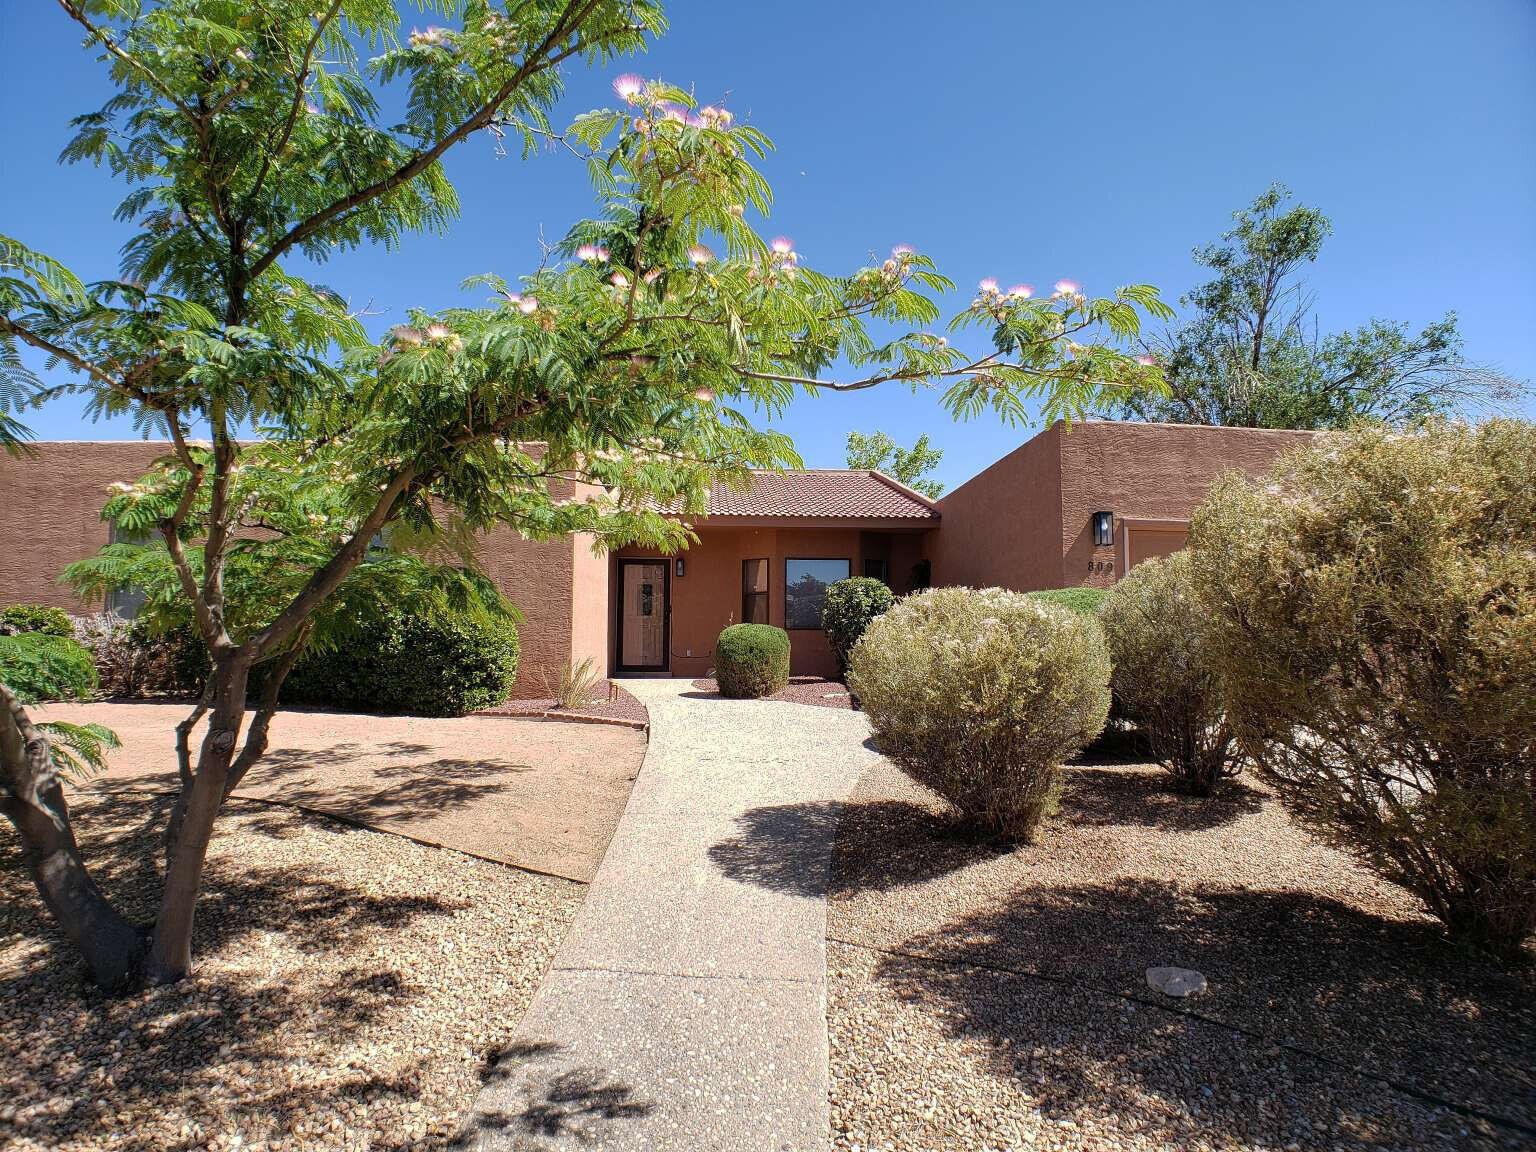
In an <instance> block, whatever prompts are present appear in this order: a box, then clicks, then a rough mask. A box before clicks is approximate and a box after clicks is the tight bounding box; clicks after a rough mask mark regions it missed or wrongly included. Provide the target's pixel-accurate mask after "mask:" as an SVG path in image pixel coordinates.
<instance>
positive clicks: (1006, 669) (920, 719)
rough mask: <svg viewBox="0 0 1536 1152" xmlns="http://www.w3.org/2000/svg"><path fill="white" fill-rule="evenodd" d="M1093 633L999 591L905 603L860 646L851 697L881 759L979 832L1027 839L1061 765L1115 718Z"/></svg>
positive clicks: (1084, 622)
mask: <svg viewBox="0 0 1536 1152" xmlns="http://www.w3.org/2000/svg"><path fill="white" fill-rule="evenodd" d="M1109 674H1110V670H1109V654H1108V653H1107V652H1106V650H1105V647H1104V633H1103V630H1102V629H1101V628H1100V627H1099V625H1098V623H1097V622H1096V621H1094V620H1091V619H1089V618H1087V617H1084V616H1081V615H1078V614H1076V613H1074V612H1071V611H1069V610H1068V609H1065V608H1061V607H1059V606H1056V605H1053V604H1048V603H1042V602H1041V601H1040V600H1038V599H1034V598H1031V597H1029V596H1026V595H1024V594H1022V593H1018V592H1008V591H1004V590H1003V589H1001V588H987V589H984V590H982V591H977V590H975V589H971V588H936V589H933V590H930V591H927V592H921V593H917V594H916V595H912V596H908V597H906V598H904V599H902V600H901V601H899V602H898V603H897V604H896V606H895V607H894V608H892V609H891V610H890V611H889V612H887V613H886V614H885V615H883V616H881V617H879V618H877V619H876V620H874V621H872V622H871V623H870V626H869V629H868V630H867V631H866V632H865V633H864V638H863V639H862V640H860V641H859V642H858V644H857V645H855V646H854V649H853V654H852V657H851V659H850V662H849V671H848V687H849V690H850V691H852V692H854V693H855V694H856V695H857V696H858V698H859V700H860V702H861V703H862V705H863V707H864V711H865V712H866V713H868V715H869V719H870V723H871V724H872V725H873V726H874V729H875V736H876V739H877V741H878V743H879V746H880V751H882V752H883V753H885V754H886V755H887V756H889V757H890V758H891V759H892V760H893V761H895V763H896V764H897V765H899V766H900V767H901V768H902V769H903V770H904V771H906V772H907V774H908V775H910V776H911V777H912V778H913V779H915V780H916V781H917V782H918V783H920V784H924V785H927V786H928V787H929V788H932V789H933V790H934V791H935V792H937V793H938V794H939V795H940V796H942V797H944V799H946V800H948V801H949V802H950V803H951V804H952V805H954V807H955V808H956V809H957V810H958V811H959V813H960V814H961V816H962V818H963V819H964V820H965V821H966V822H967V823H969V824H971V825H973V826H975V827H976V828H978V829H980V830H982V831H984V832H987V833H991V834H995V835H1001V836H1006V837H1010V838H1015V839H1020V840H1025V841H1028V840H1032V839H1033V838H1034V836H1035V833H1036V830H1037V829H1038V826H1039V824H1040V821H1041V820H1042V819H1043V818H1044V817H1045V816H1046V815H1047V814H1048V813H1049V812H1050V811H1051V809H1052V806H1053V805H1054V803H1055V793H1056V779H1057V773H1058V770H1059V767H1060V764H1061V761H1062V760H1064V759H1065V758H1066V757H1068V756H1070V755H1072V754H1073V753H1074V752H1077V751H1078V750H1079V749H1081V748H1082V747H1083V746H1084V745H1086V744H1088V743H1089V742H1090V741H1091V740H1093V738H1094V737H1095V736H1097V735H1098V734H1099V732H1100V731H1101V730H1102V729H1103V727H1104V720H1105V717H1106V716H1107V715H1108V714H1109Z"/></svg>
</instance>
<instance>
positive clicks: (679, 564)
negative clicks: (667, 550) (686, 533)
mask: <svg viewBox="0 0 1536 1152" xmlns="http://www.w3.org/2000/svg"><path fill="white" fill-rule="evenodd" d="M677 574H678V575H679V576H681V575H682V574H683V558H682V557H681V556H679V557H678V558H677Z"/></svg>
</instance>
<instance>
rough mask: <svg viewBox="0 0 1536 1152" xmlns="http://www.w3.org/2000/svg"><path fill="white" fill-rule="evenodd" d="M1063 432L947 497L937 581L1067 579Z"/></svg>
mask: <svg viewBox="0 0 1536 1152" xmlns="http://www.w3.org/2000/svg"><path fill="white" fill-rule="evenodd" d="M1061 434H1062V427H1061V425H1060V424H1056V425H1053V426H1052V427H1050V428H1047V429H1045V430H1044V431H1043V432H1041V433H1040V434H1039V435H1037V436H1035V437H1034V438H1033V439H1031V440H1028V441H1026V442H1025V443H1024V444H1022V445H1020V446H1019V447H1018V448H1015V449H1014V450H1013V451H1012V452H1010V453H1008V455H1006V456H1004V457H1003V458H1002V459H1001V460H999V461H998V462H997V463H996V464H993V465H992V466H991V467H989V468H987V469H985V470H983V471H982V472H980V473H978V474H977V475H975V476H973V477H972V478H971V479H970V480H967V481H966V482H965V483H964V484H962V485H960V487H958V488H956V489H955V490H954V491H953V492H950V493H948V494H947V495H945V496H944V497H943V499H941V500H940V501H939V515H940V517H941V519H940V521H939V528H938V530H937V531H936V532H934V533H933V534H932V537H931V538H930V540H929V559H930V561H931V562H932V564H933V584H934V585H935V586H940V585H960V586H964V587H970V588H987V587H992V586H997V587H1001V588H1013V589H1016V590H1019V591H1028V590H1029V589H1032V588H1056V587H1059V586H1060V585H1061V583H1062V564H1061V545H1060V540H1061V534H1062V526H1061V500H1060V498H1059V495H1058V494H1059V493H1060V491H1061Z"/></svg>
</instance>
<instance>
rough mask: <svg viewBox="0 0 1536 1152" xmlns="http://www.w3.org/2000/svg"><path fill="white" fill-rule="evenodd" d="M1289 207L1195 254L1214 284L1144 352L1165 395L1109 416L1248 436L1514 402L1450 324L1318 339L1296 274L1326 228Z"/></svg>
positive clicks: (1377, 323) (1240, 224) (1280, 195)
mask: <svg viewBox="0 0 1536 1152" xmlns="http://www.w3.org/2000/svg"><path fill="white" fill-rule="evenodd" d="M1290 198H1291V195H1290V192H1289V191H1288V190H1287V189H1286V188H1285V187H1284V186H1283V185H1280V184H1275V185H1272V186H1271V187H1270V188H1269V189H1268V191H1266V192H1265V193H1264V194H1263V195H1262V196H1260V197H1259V198H1258V199H1257V200H1255V201H1254V202H1253V203H1252V204H1251V205H1250V206H1249V207H1248V208H1246V209H1245V210H1243V211H1241V212H1238V213H1235V214H1234V220H1235V221H1236V223H1235V225H1234V226H1233V228H1232V229H1231V230H1230V231H1228V232H1226V233H1223V235H1222V237H1221V240H1220V241H1219V242H1218V243H1216V244H1212V245H1210V246H1208V247H1205V248H1197V249H1195V253H1194V257H1195V262H1196V263H1197V264H1199V265H1200V266H1201V267H1202V268H1208V269H1210V270H1211V271H1212V272H1214V273H1215V277H1214V279H1212V280H1210V281H1209V282H1207V283H1206V284H1204V285H1202V286H1200V287H1199V288H1196V289H1195V290H1194V291H1192V292H1190V293H1189V294H1188V295H1187V296H1185V297H1184V298H1183V300H1182V301H1181V303H1182V304H1183V305H1184V306H1186V307H1187V308H1189V309H1191V310H1192V313H1193V315H1192V316H1191V318H1190V319H1189V320H1187V321H1186V322H1184V323H1182V324H1180V325H1178V326H1176V327H1172V328H1170V329H1168V330H1167V331H1165V332H1164V333H1163V335H1162V336H1161V337H1160V338H1159V339H1156V340H1154V341H1152V342H1150V345H1149V350H1150V351H1152V352H1154V353H1155V355H1156V356H1157V359H1158V360H1159V361H1160V362H1161V365H1162V367H1163V370H1164V374H1165V377H1166V380H1167V384H1168V389H1167V391H1166V392H1165V393H1152V392H1140V393H1135V394H1127V395H1124V396H1122V397H1119V398H1118V399H1117V402H1116V403H1115V404H1114V405H1113V406H1112V411H1114V413H1115V414H1116V415H1119V416H1122V417H1130V418H1133V419H1137V420H1152V421H1171V422H1178V423H1186V424H1222V425H1230V426H1236V427H1251V428H1304V429H1321V428H1345V427H1348V426H1349V425H1351V424H1353V423H1355V422H1357V421H1360V420H1375V421H1383V422H1386V423H1388V424H1394V425H1407V424H1411V423H1414V422H1417V421H1421V420H1424V419H1426V418H1428V417H1431V416H1435V415H1453V414H1458V413H1465V412H1468V411H1470V410H1475V409H1478V408H1482V407H1487V406H1494V407H1497V406H1500V405H1503V404H1507V403H1508V402H1509V401H1511V400H1513V399H1514V398H1515V397H1516V396H1518V395H1519V394H1520V393H1521V391H1522V387H1521V386H1520V385H1518V384H1516V383H1515V382H1514V381H1511V380H1509V379H1508V378H1506V377H1503V376H1501V375H1500V374H1499V373H1497V372H1494V371H1491V370H1489V369H1487V368H1482V367H1479V366H1477V365H1475V364H1471V363H1469V362H1468V361H1467V360H1466V359H1465V358H1464V357H1463V355H1462V341H1461V336H1460V334H1459V333H1458V331H1457V328H1456V316H1455V313H1448V314H1447V315H1446V316H1445V317H1444V318H1443V319H1441V320H1438V321H1436V322H1435V323H1433V324H1430V325H1428V326H1426V327H1425V328H1424V329H1423V330H1422V331H1420V332H1418V333H1417V334H1415V333H1413V332H1412V331H1411V330H1410V329H1409V327H1408V326H1407V325H1406V324H1401V323H1394V322H1392V321H1388V320H1372V321H1370V322H1369V323H1367V324H1365V325H1362V326H1361V327H1360V328H1358V329H1356V330H1354V331H1352V332H1339V333H1334V334H1331V335H1327V336H1323V335H1319V324H1318V320H1317V318H1316V315H1315V312H1314V301H1313V298H1312V295H1311V294H1310V293H1309V292H1308V291H1307V288H1306V283H1305V281H1304V280H1303V279H1302V272H1303V269H1304V268H1305V266H1306V265H1307V264H1310V263H1312V262H1313V261H1315V260H1316V259H1317V257H1318V253H1319V252H1321V251H1322V247H1323V243H1324V241H1325V240H1327V238H1328V236H1329V234H1330V232H1331V231H1332V228H1331V225H1330V224H1329V222H1328V218H1327V217H1326V216H1324V215H1323V214H1322V213H1321V212H1319V211H1318V210H1317V209H1316V208H1309V207H1307V206H1306V205H1302V204H1298V205H1295V206H1294V207H1287V204H1288V202H1289V201H1290Z"/></svg>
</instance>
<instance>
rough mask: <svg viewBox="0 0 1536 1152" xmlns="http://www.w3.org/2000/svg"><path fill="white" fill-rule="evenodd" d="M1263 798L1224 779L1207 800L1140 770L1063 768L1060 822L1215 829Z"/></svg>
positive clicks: (1255, 808)
mask: <svg viewBox="0 0 1536 1152" xmlns="http://www.w3.org/2000/svg"><path fill="white" fill-rule="evenodd" d="M1264 801H1265V794H1264V793H1263V792H1260V791H1259V790H1258V789H1256V788H1253V787H1251V786H1249V785H1248V784H1245V783H1243V781H1242V780H1241V779H1237V780H1224V781H1222V783H1221V784H1219V785H1217V788H1216V792H1215V794H1214V795H1211V796H1190V795H1187V794H1185V793H1182V792H1179V791H1177V790H1176V789H1175V788H1174V786H1173V777H1172V776H1170V775H1169V774H1168V773H1167V772H1164V771H1163V770H1162V769H1160V768H1148V767H1145V766H1143V765H1130V764H1128V765H1126V766H1124V767H1099V766H1088V765H1082V764H1077V765H1068V766H1067V767H1066V768H1064V769H1063V770H1062V773H1061V800H1060V811H1061V816H1060V818H1061V819H1062V820H1064V821H1065V822H1066V823H1068V824H1080V825H1084V826H1087V827H1113V826H1116V825H1126V824H1139V825H1144V826H1146V827H1149V828H1163V829H1167V830H1169V831H1178V832H1200V831H1204V830H1206V829H1210V828H1219V827H1220V826H1221V825H1223V824H1230V823H1232V822H1233V821H1234V820H1240V819H1242V818H1243V817H1244V816H1251V815H1253V814H1254V813H1256V812H1259V811H1261V810H1262V809H1263V807H1264Z"/></svg>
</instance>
